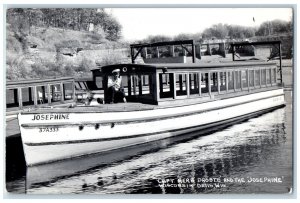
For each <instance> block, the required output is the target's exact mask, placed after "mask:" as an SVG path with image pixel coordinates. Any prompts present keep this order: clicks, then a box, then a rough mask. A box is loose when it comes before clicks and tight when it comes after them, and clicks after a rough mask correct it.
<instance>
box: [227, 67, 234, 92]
mask: <svg viewBox="0 0 300 203" xmlns="http://www.w3.org/2000/svg"><path fill="white" fill-rule="evenodd" d="M233 89H234V71H228V90H233Z"/></svg>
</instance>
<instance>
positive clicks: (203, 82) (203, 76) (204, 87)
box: [201, 73, 209, 94]
mask: <svg viewBox="0 0 300 203" xmlns="http://www.w3.org/2000/svg"><path fill="white" fill-rule="evenodd" d="M208 92H209V89H208V73H203V74H201V94H208Z"/></svg>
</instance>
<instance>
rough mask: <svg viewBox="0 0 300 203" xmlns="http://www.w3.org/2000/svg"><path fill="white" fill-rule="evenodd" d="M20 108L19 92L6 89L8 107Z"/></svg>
mask: <svg viewBox="0 0 300 203" xmlns="http://www.w3.org/2000/svg"><path fill="white" fill-rule="evenodd" d="M15 106H18V90H17V89H6V107H15Z"/></svg>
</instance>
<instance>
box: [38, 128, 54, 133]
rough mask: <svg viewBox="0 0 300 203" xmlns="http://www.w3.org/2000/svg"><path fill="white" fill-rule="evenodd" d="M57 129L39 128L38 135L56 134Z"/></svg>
mask: <svg viewBox="0 0 300 203" xmlns="http://www.w3.org/2000/svg"><path fill="white" fill-rule="evenodd" d="M57 131H58V128H57V127H50V128H39V133H46V132H47V133H54V132H57Z"/></svg>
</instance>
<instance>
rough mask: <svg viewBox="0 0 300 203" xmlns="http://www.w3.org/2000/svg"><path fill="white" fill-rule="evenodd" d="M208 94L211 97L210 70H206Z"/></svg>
mask: <svg viewBox="0 0 300 203" xmlns="http://www.w3.org/2000/svg"><path fill="white" fill-rule="evenodd" d="M208 94H209V96H210V97H211V81H210V72H208Z"/></svg>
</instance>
